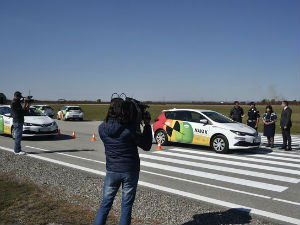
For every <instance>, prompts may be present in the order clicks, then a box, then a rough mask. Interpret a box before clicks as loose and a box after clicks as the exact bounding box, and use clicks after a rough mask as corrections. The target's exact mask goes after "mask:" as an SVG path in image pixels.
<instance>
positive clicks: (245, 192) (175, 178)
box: [141, 170, 272, 199]
mask: <svg viewBox="0 0 300 225" xmlns="http://www.w3.org/2000/svg"><path fill="white" fill-rule="evenodd" d="M141 172H143V173H148V174H152V175H156V176H160V177H166V178H170V179H174V180H180V181H185V182H189V183H194V184H199V185H202V186H208V187H213V188H218V189H222V190H226V191H232V192H237V193H241V194H245V195H251V196H255V197H259V198H266V199H272V198H271V197H270V196H266V195H259V194H255V193H251V192H247V191H240V190H237V189H232V188H227V187H222V186H217V185H213V184H207V183H203V182H199V181H194V180H188V179H184V178H180V177H174V176H169V175H165V174H161V173H154V172H150V171H146V170H141Z"/></svg>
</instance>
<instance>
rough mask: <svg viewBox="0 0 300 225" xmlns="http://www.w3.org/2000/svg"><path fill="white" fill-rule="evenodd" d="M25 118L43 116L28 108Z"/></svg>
mask: <svg viewBox="0 0 300 225" xmlns="http://www.w3.org/2000/svg"><path fill="white" fill-rule="evenodd" d="M25 116H44V114H43V113H42V112H40V111H38V110H36V109H33V108H30V109H28V111H27V112H26V113H25Z"/></svg>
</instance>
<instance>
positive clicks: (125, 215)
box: [94, 171, 139, 225]
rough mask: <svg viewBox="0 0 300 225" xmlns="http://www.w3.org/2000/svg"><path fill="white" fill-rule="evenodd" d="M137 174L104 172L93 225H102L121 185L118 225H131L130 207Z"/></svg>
mask: <svg viewBox="0 0 300 225" xmlns="http://www.w3.org/2000/svg"><path fill="white" fill-rule="evenodd" d="M138 180H139V172H138V171H137V172H124V173H116V172H110V171H107V172H106V176H105V179H104V187H103V198H102V203H101V206H100V209H99V210H98V213H97V216H96V218H95V222H94V225H104V224H105V223H106V219H107V215H108V213H109V211H110V209H111V206H112V204H113V201H114V198H115V196H116V194H117V192H118V189H119V187H120V185H121V184H122V208H121V218H120V225H127V224H130V223H131V212H132V206H133V202H134V199H135V194H136V188H137V183H138Z"/></svg>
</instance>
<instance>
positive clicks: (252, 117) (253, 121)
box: [247, 102, 260, 130]
mask: <svg viewBox="0 0 300 225" xmlns="http://www.w3.org/2000/svg"><path fill="white" fill-rule="evenodd" d="M259 117H260V115H259V111H258V110H257V109H256V107H255V103H254V102H250V109H249V111H248V120H247V125H248V126H249V127H252V128H254V129H255V130H257V127H258V122H259Z"/></svg>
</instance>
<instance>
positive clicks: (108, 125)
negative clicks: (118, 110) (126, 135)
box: [101, 120, 124, 137]
mask: <svg viewBox="0 0 300 225" xmlns="http://www.w3.org/2000/svg"><path fill="white" fill-rule="evenodd" d="M101 126H102V128H103V131H104V133H105V134H106V135H107V136H109V137H118V136H120V134H121V133H122V131H123V129H124V126H123V125H122V124H121V123H119V122H118V121H116V120H108V121H107V122H105V121H104V122H103V123H102V124H101Z"/></svg>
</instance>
